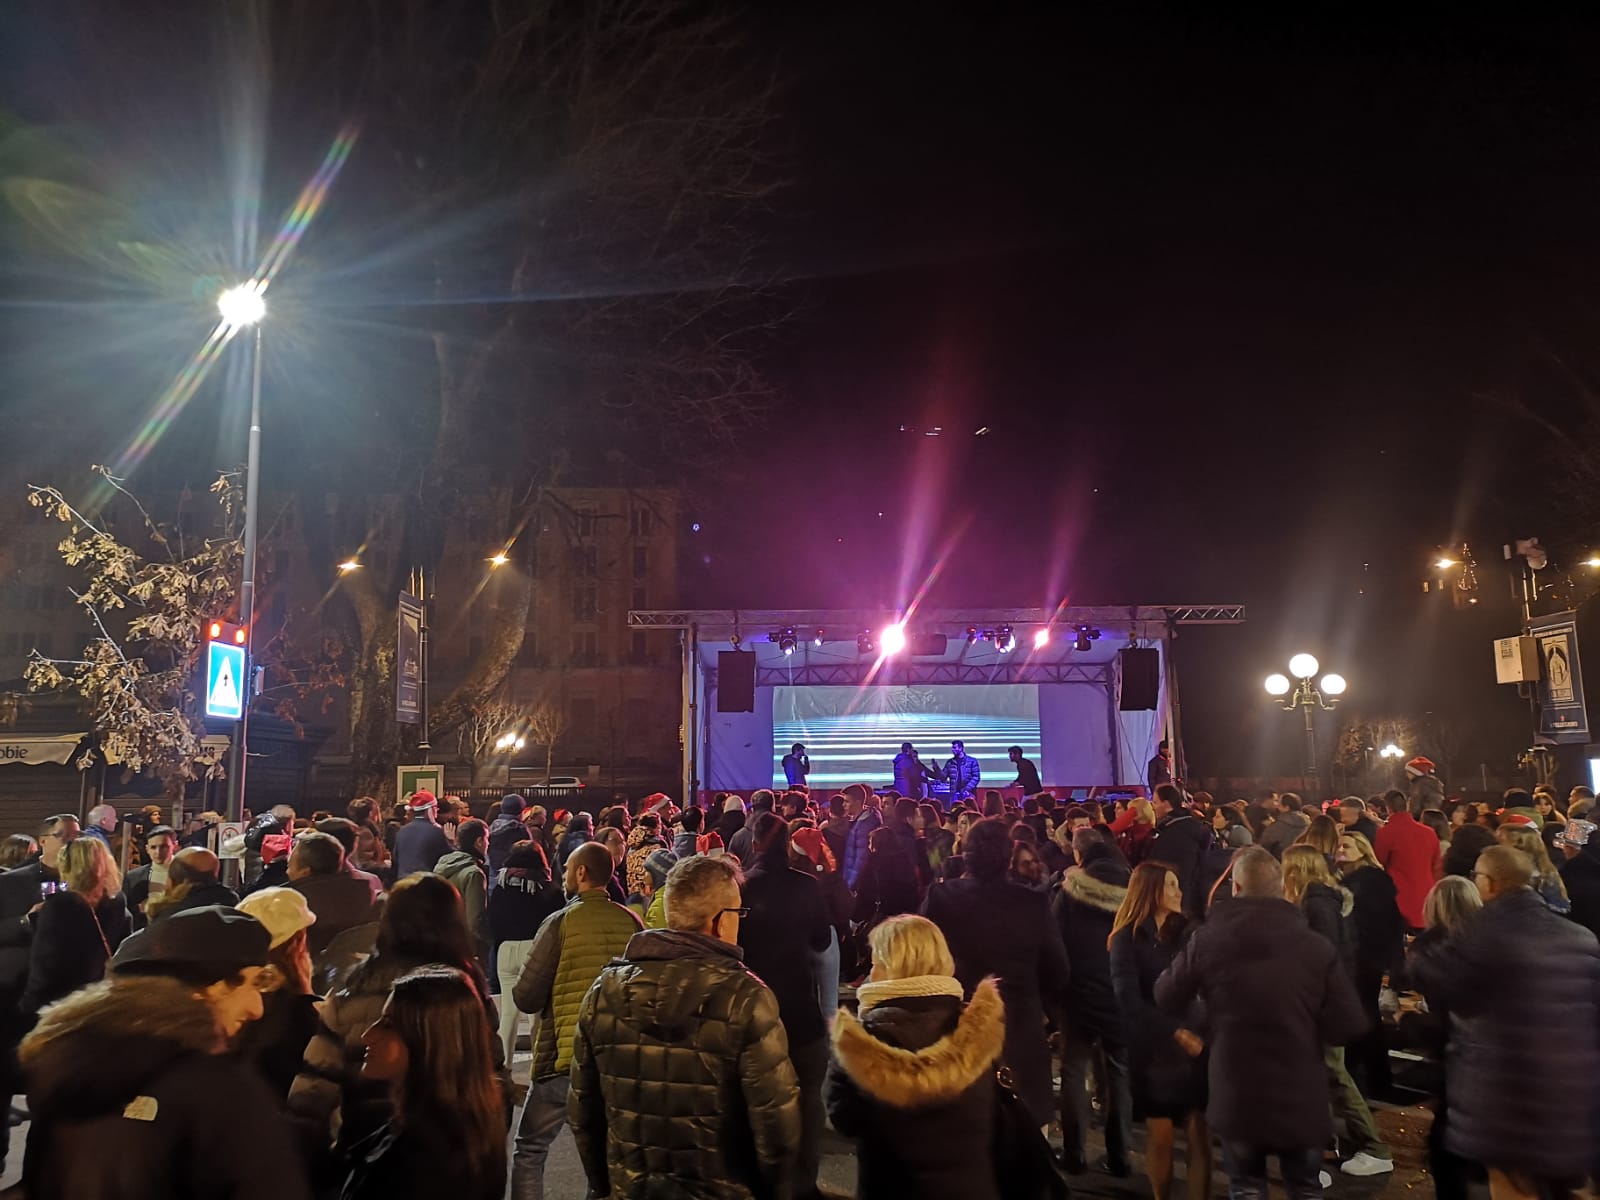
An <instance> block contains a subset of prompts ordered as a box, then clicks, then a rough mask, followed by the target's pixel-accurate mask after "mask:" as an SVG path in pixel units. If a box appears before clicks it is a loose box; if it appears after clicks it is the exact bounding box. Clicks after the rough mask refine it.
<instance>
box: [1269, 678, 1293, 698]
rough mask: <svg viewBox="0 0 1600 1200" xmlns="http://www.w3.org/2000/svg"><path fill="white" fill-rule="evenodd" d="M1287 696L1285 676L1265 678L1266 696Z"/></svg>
mask: <svg viewBox="0 0 1600 1200" xmlns="http://www.w3.org/2000/svg"><path fill="white" fill-rule="evenodd" d="M1288 694H1289V677H1288V676H1287V675H1268V676H1267V695H1269V696H1287V695H1288Z"/></svg>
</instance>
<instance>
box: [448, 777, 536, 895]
mask: <svg viewBox="0 0 1600 1200" xmlns="http://www.w3.org/2000/svg"><path fill="white" fill-rule="evenodd" d="M527 807H528V802H527V801H526V800H524V799H523V798H522V797H521V796H519V795H517V794H516V793H515V792H513V793H512V794H511V795H509V796H506V797H505V798H503V799H502V800H501V801H500V815H499V816H497V817H495V819H494V820H493V821H491V822H490V823H489V854H488V859H489V890H490V891H493V890H494V886H495V876H497V875H499V874H500V868H501V867H503V866H505V865H506V855H508V854H510V853H511V847H513V846H515V845H516V844H517V843H518V842H525V841H530V840H531V835H530V834H529V831H528V827H527V826H526V825H524V824H523V823H522V813H523V810H525V809H526V808H527ZM457 837H458V839H459V834H458V835H457Z"/></svg>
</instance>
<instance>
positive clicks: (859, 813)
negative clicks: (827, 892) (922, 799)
mask: <svg viewBox="0 0 1600 1200" xmlns="http://www.w3.org/2000/svg"><path fill="white" fill-rule="evenodd" d="M845 802H846V803H845V811H846V813H847V814H848V815H849V817H850V833H849V836H848V837H847V838H846V839H845V847H844V858H842V859H841V860H840V862H841V864H842V866H841V868H840V869H841V870H842V871H843V873H844V882H845V886H846V887H848V888H849V889H850V890H851V891H852V892H854V891H857V890H858V888H859V887H860V884H861V876H862V875H863V874H864V873H865V872H866V869H867V855H868V851H869V846H868V841H869V839H870V838H871V837H872V835H873V833H874V832H875V831H876V830H878V829H880V828H882V827H883V801H882V800H881V799H880V798H879V797H878V796H877V795H876V794H874V793H873V792H872V791H871V790H870V789H869V788H867V787H866V786H865V785H863V784H859V783H853V784H851V785H850V786H849V787H848V788H847V789H845Z"/></svg>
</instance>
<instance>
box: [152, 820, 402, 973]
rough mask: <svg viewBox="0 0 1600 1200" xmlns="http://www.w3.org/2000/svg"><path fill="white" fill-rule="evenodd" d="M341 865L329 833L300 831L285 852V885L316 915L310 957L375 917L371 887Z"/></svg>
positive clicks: (340, 852) (308, 938) (339, 853)
mask: <svg viewBox="0 0 1600 1200" xmlns="http://www.w3.org/2000/svg"><path fill="white" fill-rule="evenodd" d="M184 853H186V854H187V853H188V851H184ZM343 868H344V847H343V846H341V845H340V844H339V839H338V838H336V837H334V836H333V835H332V834H330V833H315V832H313V833H303V834H301V835H300V837H299V839H298V840H297V841H296V842H295V844H294V849H293V850H292V851H290V852H289V886H290V887H291V888H293V889H294V890H295V891H297V892H299V893H300V894H301V895H302V896H304V897H305V898H306V907H307V908H309V909H310V910H311V911H312V912H313V913H315V914H316V918H317V921H316V924H315V925H312V926H311V928H309V929H307V930H306V948H307V949H308V950H310V951H311V957H312V958H313V959H315V958H316V957H317V956H318V955H319V954H321V953H322V952H323V951H324V950H326V949H327V948H328V943H329V942H331V941H333V939H334V938H336V937H338V936H339V935H340V934H341V933H343V932H344V931H345V930H346V929H354V928H355V927H356V926H357V925H369V924H371V923H372V922H373V921H376V920H377V919H378V918H377V913H376V911H375V909H374V907H373V904H372V889H371V888H369V887H368V886H367V885H366V883H365V882H363V881H362V880H360V879H357V878H356V877H355V876H353V875H347V874H345V872H344V869H343Z"/></svg>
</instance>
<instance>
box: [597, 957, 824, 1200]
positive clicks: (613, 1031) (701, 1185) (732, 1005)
mask: <svg viewBox="0 0 1600 1200" xmlns="http://www.w3.org/2000/svg"><path fill="white" fill-rule="evenodd" d="M567 1115H568V1117H569V1119H570V1120H571V1122H572V1131H573V1135H574V1137H575V1138H576V1140H577V1143H578V1155H579V1157H580V1158H581V1159H582V1160H583V1166H584V1171H585V1172H586V1173H587V1174H588V1177H589V1185H590V1187H591V1188H593V1189H594V1192H595V1194H596V1195H608V1194H609V1195H610V1196H611V1197H613V1198H614V1200H636V1198H643V1197H646V1196H663V1195H667V1194H668V1193H669V1192H670V1194H671V1195H674V1196H684V1197H694V1198H695V1200H752V1198H755V1197H760V1198H763V1200H765V1198H767V1197H782V1196H786V1195H787V1194H788V1185H789V1183H790V1180H789V1175H790V1174H791V1170H792V1167H793V1153H794V1147H795V1145H796V1143H797V1142H798V1141H799V1137H800V1089H799V1086H798V1085H797V1083H796V1082H795V1074H794V1067H793V1066H792V1065H791V1064H790V1062H789V1043H788V1040H787V1038H785V1036H784V1032H783V1024H782V1022H781V1021H779V1019H778V1001H777V998H776V997H775V996H773V994H772V992H771V990H770V989H768V988H767V986H766V985H765V984H763V983H762V982H761V981H760V980H759V979H757V978H756V977H755V976H754V975H752V974H750V972H749V971H747V970H746V969H745V967H744V963H743V955H742V953H741V951H740V950H739V948H738V947H737V946H730V945H728V944H727V943H725V942H721V941H718V940H717V939H715V938H710V937H705V936H702V935H700V934H696V933H682V932H679V931H677V930H670V929H652V930H649V931H647V932H645V933H641V934H639V935H638V936H637V937H635V938H634V939H633V940H632V941H631V942H629V943H628V948H627V953H626V955H625V956H624V959H623V961H621V962H616V963H612V964H611V965H610V966H609V967H607V968H606V969H605V970H604V971H602V972H601V973H600V978H599V979H597V980H596V981H595V985H594V988H593V989H592V990H591V991H590V992H589V994H588V995H587V996H586V997H585V998H584V1001H583V1010H582V1012H581V1013H580V1014H579V1016H578V1031H577V1037H576V1038H575V1040H574V1043H573V1057H572V1090H571V1092H570V1094H569V1095H568V1098H567Z"/></svg>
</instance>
